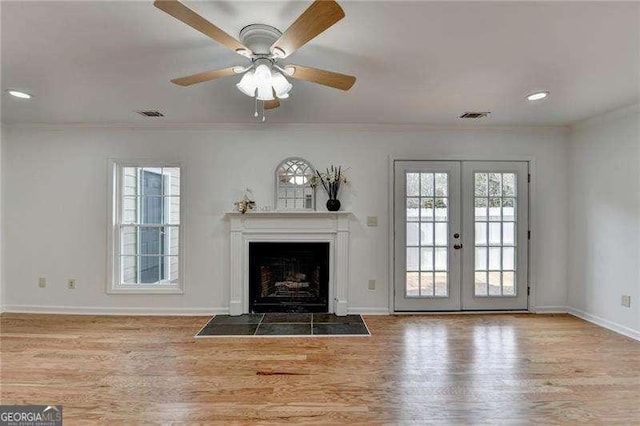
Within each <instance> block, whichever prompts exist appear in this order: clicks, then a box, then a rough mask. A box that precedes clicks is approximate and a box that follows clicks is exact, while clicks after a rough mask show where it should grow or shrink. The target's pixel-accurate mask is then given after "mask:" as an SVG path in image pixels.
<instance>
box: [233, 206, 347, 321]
mask: <svg viewBox="0 0 640 426" xmlns="http://www.w3.org/2000/svg"><path fill="white" fill-rule="evenodd" d="M226 217H227V219H228V220H229V315H234V316H235V315H242V314H246V313H249V312H251V309H252V308H250V307H249V305H250V304H252V303H253V301H254V297H253V293H251V291H250V289H249V287H250V286H249V281H250V278H251V268H250V266H249V265H250V261H249V247H250V246H251V245H253V244H254V243H287V244H296V243H303V244H307V243H322V244H324V247H327V246H328V247H329V249H328V250H329V261H328V265H329V266H328V267H327V268H326V271H327V272H326V274H327V280H328V290H326V291H327V293H328V298H327V299H328V301H329V305H328V308H326V307H325V308H323V310H324V312H327V309H328V312H329V313H333V314H336V315H338V316H342V315H347V306H348V300H347V299H348V295H349V294H348V287H349V245H350V243H349V239H350V238H349V235H350V231H349V222H350V217H351V213H349V212H252V213H247V214H240V213H238V212H232V213H227V214H226ZM256 247H257V246H256ZM325 250H326V249H325ZM325 255H326V252H325ZM254 279H255V278H254ZM323 279H324V278H323ZM290 286H291V285H290ZM292 287H293V286H292ZM298 302H299V301H298Z"/></svg>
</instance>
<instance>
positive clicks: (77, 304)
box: [4, 125, 568, 312]
mask: <svg viewBox="0 0 640 426" xmlns="http://www.w3.org/2000/svg"><path fill="white" fill-rule="evenodd" d="M7 142H8V143H7V144H6V146H5V153H4V155H5V156H6V162H5V167H6V170H5V177H6V181H5V191H6V194H5V199H6V205H5V220H6V223H7V224H8V226H7V227H6V264H5V265H6V266H5V267H6V301H5V304H6V305H8V306H9V309H13V310H26V309H43V308H42V307H72V308H77V309H83V308H87V309H88V310H94V311H95V310H99V309H104V310H106V311H109V310H110V311H115V310H120V311H124V310H126V309H127V308H129V309H132V310H143V308H149V309H153V308H158V309H160V308H162V309H165V311H164V312H169V310H171V311H181V310H182V311H183V312H189V311H196V310H198V308H203V309H204V310H205V311H207V312H211V311H212V310H213V309H221V310H222V309H225V308H226V307H227V304H228V284H227V264H228V254H227V252H228V236H227V231H226V224H225V222H224V220H223V212H225V211H230V210H231V209H232V207H233V204H232V203H233V201H235V200H237V199H239V198H240V197H241V195H242V190H243V188H245V187H250V188H252V189H253V191H254V194H255V196H256V198H257V202H258V205H265V204H268V205H271V206H273V204H274V201H273V190H274V181H273V179H274V176H273V174H274V170H275V167H276V166H277V164H278V163H279V162H280V161H281V160H282V159H283V158H285V157H288V156H301V157H304V158H306V159H307V160H309V161H310V162H311V163H312V164H314V165H315V166H316V167H319V168H321V167H325V166H327V165H330V164H336V165H337V164H341V165H343V166H346V167H350V170H349V178H350V180H351V187H349V188H347V189H346V190H345V191H344V193H343V195H342V196H341V198H342V201H343V206H344V207H343V208H344V209H345V210H351V211H353V212H354V214H355V220H354V223H353V228H354V229H355V232H354V234H353V240H352V245H351V249H352V254H351V266H352V268H351V286H350V288H349V303H350V308H351V309H352V311H356V310H360V311H363V310H366V311H378V312H384V311H386V310H387V308H388V304H389V295H388V290H389V286H388V277H389V259H390V253H389V233H388V226H389V221H390V219H389V198H388V182H389V181H388V179H389V176H388V175H389V158H390V157H391V158H402V159H421V158H427V157H429V158H438V157H449V156H460V157H467V158H476V157H482V158H491V157H494V158H503V159H506V158H513V157H521V156H527V157H531V158H535V162H536V164H537V170H535V171H534V179H535V181H536V182H535V187H536V188H535V200H534V203H535V206H534V210H533V212H532V218H533V223H532V228H533V229H534V231H535V235H534V238H536V245H535V250H534V251H533V252H532V260H533V262H534V264H533V265H532V269H531V270H532V272H533V273H534V275H535V278H536V305H537V306H541V307H557V306H565V305H566V294H567V288H566V281H567V271H566V267H567V266H566V265H567V212H568V203H567V198H568V193H567V181H568V177H567V164H568V157H567V144H566V131H565V129H537V130H534V129H506V130H486V129H485V130H475V131H471V130H422V131H417V130H407V129H404V130H402V131H400V130H398V129H395V130H394V129H388V131H382V130H381V129H372V128H365V129H355V128H353V127H351V128H346V127H341V128H334V129H333V130H329V129H326V128H325V129H324V130H323V129H322V128H318V127H315V126H289V127H269V126H268V125H267V126H265V127H262V128H259V129H243V130H239V129H227V130H215V131H214V130H166V129H165V130H163V129H160V130H159V129H156V130H150V129H146V130H143V129H138V130H133V129H105V128H103V129H99V128H91V129H78V128H76V129H74V128H61V129H35V128H31V129H29V128H20V127H12V128H10V129H9V132H8V141H7ZM131 157H133V158H136V157H137V158H149V157H156V158H159V159H160V158H161V159H164V160H167V159H168V160H172V159H178V160H181V161H182V162H183V166H184V170H183V178H184V179H185V183H186V185H187V191H186V194H185V195H184V196H185V205H186V208H187V211H186V218H187V220H186V223H185V226H186V233H185V237H186V250H185V256H186V259H185V260H186V262H185V265H186V268H185V281H186V283H185V288H186V291H185V294H184V295H159V296H147V295H106V294H105V277H106V259H107V254H106V235H107V208H106V206H107V161H108V159H109V158H131ZM323 204H324V202H323V201H322V200H319V206H323ZM366 216H378V220H379V224H380V226H379V227H377V228H369V227H367V226H366ZM41 275H42V276H47V278H48V285H47V288H45V289H40V288H38V287H37V279H38V276H41ZM67 278H76V279H77V289H76V290H67V289H66V288H65V287H66V285H65V283H66V279H67ZM369 279H376V280H377V281H378V287H377V289H376V290H374V291H371V290H368V289H367V282H368V280H369ZM29 307H31V308H29ZM52 310H53V309H52Z"/></svg>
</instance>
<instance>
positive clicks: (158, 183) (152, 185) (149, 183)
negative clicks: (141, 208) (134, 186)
mask: <svg viewBox="0 0 640 426" xmlns="http://www.w3.org/2000/svg"><path fill="white" fill-rule="evenodd" d="M140 173H141V180H142V182H141V184H142V185H141V191H140V195H155V196H159V195H164V187H163V177H162V169H160V168H144V169H141V172H140Z"/></svg>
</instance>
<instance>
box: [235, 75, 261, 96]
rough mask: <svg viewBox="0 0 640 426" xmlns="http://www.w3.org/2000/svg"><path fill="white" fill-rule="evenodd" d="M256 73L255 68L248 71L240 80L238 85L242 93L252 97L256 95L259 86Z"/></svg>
mask: <svg viewBox="0 0 640 426" xmlns="http://www.w3.org/2000/svg"><path fill="white" fill-rule="evenodd" d="M254 73H255V72H254V70H250V71H247V72H246V73H245V74H244V75H243V76H242V79H241V80H240V82H239V83H238V84H236V87H237V88H238V90H240V91H241V92H242V93H244V94H245V95H247V96H250V97H252V98H253V97H254V96H255V95H256V88H257V85H256V79H255V76H254Z"/></svg>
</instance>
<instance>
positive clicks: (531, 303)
mask: <svg viewBox="0 0 640 426" xmlns="http://www.w3.org/2000/svg"><path fill="white" fill-rule="evenodd" d="M387 159H388V170H387V181H388V186H387V209H388V210H387V213H388V218H389V221H388V224H387V232H388V237H389V244H388V250H389V256H388V271H389V273H388V276H387V280H388V285H387V293H388V294H387V298H388V303H389V305H388V306H389V313H390V314H395V315H401V314H415V312H404V311H396V310H395V306H394V304H395V303H394V302H395V301H394V291H395V235H394V229H395V217H396V212H395V202H394V196H395V194H394V190H395V172H394V165H395V162H396V161H523V162H527V163H528V164H529V202H528V210H529V211H528V213H529V217H528V219H529V224H528V225H529V226H528V227H529V232H530V236H529V240H528V243H529V248H528V259H527V262H528V267H527V274H528V282H529V299H528V304H527V311H528V312H536V287H537V286H536V270H537V268H536V266H537V258H536V250H535V247H536V244H535V243H536V236H537V232H536V229H535V228H536V226H535V225H536V223H537V222H536V221H537V217H538V215H537V214H536V213H537V203H536V200H537V187H536V158H535V157H533V156H527V155H524V156H520V155H516V156H513V155H496V156H489V155H427V156H421V157H420V158H406V157H405V156H398V157H395V156H392V155H389V156H387ZM482 312H486V311H456V312H453V313H456V314H472V313H482ZM500 312H508V311H500ZM518 312H522V311H518ZM420 313H421V314H437V313H442V312H434V311H432V312H429V311H425V312H420Z"/></svg>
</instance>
